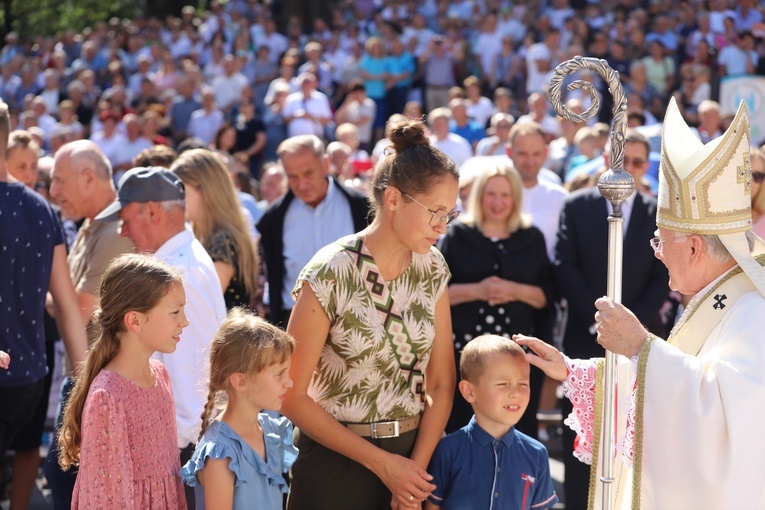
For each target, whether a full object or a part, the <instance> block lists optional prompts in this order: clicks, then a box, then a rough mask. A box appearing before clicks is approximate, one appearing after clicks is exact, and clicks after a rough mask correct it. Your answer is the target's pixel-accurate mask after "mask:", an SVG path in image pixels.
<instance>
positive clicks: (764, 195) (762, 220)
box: [749, 147, 765, 239]
mask: <svg viewBox="0 0 765 510" xmlns="http://www.w3.org/2000/svg"><path fill="white" fill-rule="evenodd" d="M749 161H750V162H751V164H752V232H754V233H755V234H757V235H758V236H760V238H762V239H765V191H763V189H762V181H763V180H765V152H763V151H762V149H758V148H756V147H752V151H751V152H750V153H749Z"/></svg>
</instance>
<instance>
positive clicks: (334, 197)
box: [282, 178, 354, 310]
mask: <svg viewBox="0 0 765 510" xmlns="http://www.w3.org/2000/svg"><path fill="white" fill-rule="evenodd" d="M328 182H329V186H328V187H327V196H325V197H324V200H322V201H321V202H319V204H318V205H317V206H316V207H311V206H310V205H308V204H306V203H305V202H303V201H302V200H300V199H299V198H297V197H295V198H294V199H293V200H292V202H290V205H289V207H288V208H287V214H285V216H284V226H283V229H282V242H283V244H284V252H283V254H284V281H283V282H284V284H283V286H282V302H283V303H284V306H283V308H284V309H285V310H289V309H291V308H292V307H293V306H294V304H295V300H294V299H293V298H292V288H293V287H294V286H295V282H297V278H298V275H300V271H302V269H303V268H304V267H305V266H306V264H308V262H310V261H311V258H313V256H314V255H315V254H316V252H317V251H319V250H320V249H321V248H323V247H325V246H326V245H328V244H330V243H332V242H334V241H336V240H338V239H340V238H341V237H343V236H346V235H349V234H353V233H354V227H353V216H352V214H351V205H350V204H349V203H348V200H347V199H346V198H345V196H344V195H343V193H342V192H341V191H340V190H339V189H337V187H336V185H335V181H334V179H330V178H328Z"/></svg>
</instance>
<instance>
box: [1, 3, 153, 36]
mask: <svg viewBox="0 0 765 510" xmlns="http://www.w3.org/2000/svg"><path fill="white" fill-rule="evenodd" d="M148 1H149V0H2V7H3V9H2V12H0V15H1V16H2V26H3V28H4V29H5V31H6V32H7V31H9V30H13V31H15V32H17V33H18V34H19V35H20V36H21V38H23V39H31V38H34V36H37V35H52V34H55V33H57V32H61V31H64V30H75V31H80V30H82V29H83V28H85V27H93V26H95V25H96V24H97V23H98V22H105V21H108V20H109V19H110V18H112V17H118V18H132V19H135V18H136V17H139V16H141V14H142V13H143V12H145V10H146V7H147V5H146V4H147V2H148ZM151 3H162V1H161V0H159V1H158V0H151Z"/></svg>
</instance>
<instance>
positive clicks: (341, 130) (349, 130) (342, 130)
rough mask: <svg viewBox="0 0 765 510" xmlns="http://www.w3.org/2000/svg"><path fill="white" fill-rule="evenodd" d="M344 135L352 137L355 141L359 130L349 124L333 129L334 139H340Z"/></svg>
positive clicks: (344, 123) (345, 123)
mask: <svg viewBox="0 0 765 510" xmlns="http://www.w3.org/2000/svg"><path fill="white" fill-rule="evenodd" d="M346 135H350V136H353V137H354V138H355V139H358V138H359V128H357V127H356V125H355V124H351V123H350V122H343V123H342V124H340V125H339V126H337V128H335V138H336V139H338V140H339V139H340V138H342V137H344V136H346Z"/></svg>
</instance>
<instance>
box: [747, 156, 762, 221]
mask: <svg viewBox="0 0 765 510" xmlns="http://www.w3.org/2000/svg"><path fill="white" fill-rule="evenodd" d="M755 158H757V159H759V160H760V162H761V163H763V167H765V152H763V151H762V150H761V149H758V148H757V147H752V148H751V150H750V152H749V159H750V161H751V160H754V159H755ZM763 170H764V171H765V168H763ZM763 188H765V183H763V184H762V185H761V186H760V189H759V191H757V194H756V195H755V196H753V197H752V212H755V213H757V214H759V215H763V214H765V190H763Z"/></svg>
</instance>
